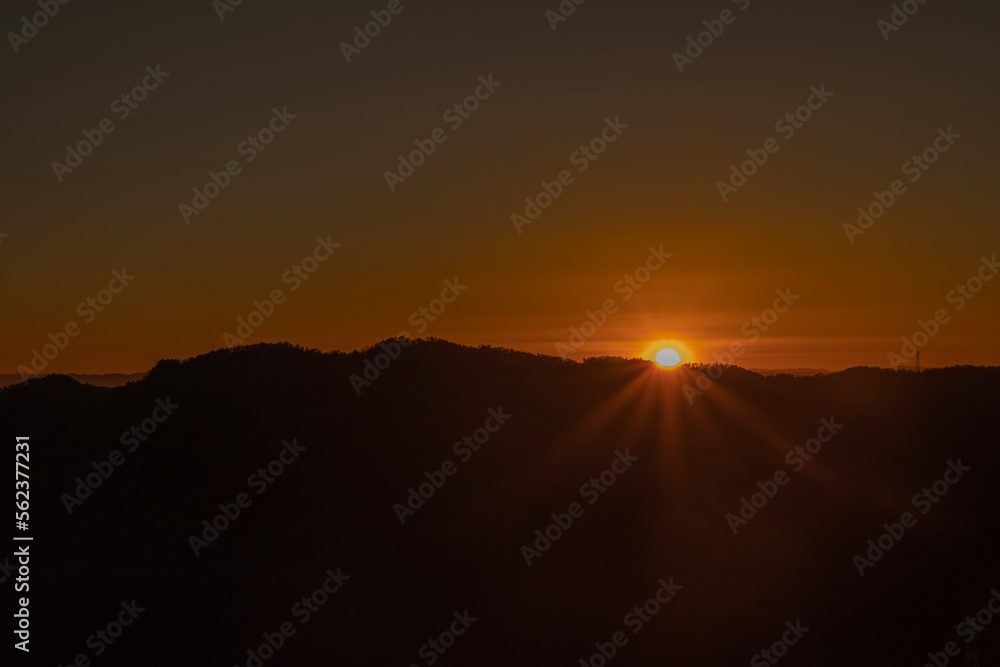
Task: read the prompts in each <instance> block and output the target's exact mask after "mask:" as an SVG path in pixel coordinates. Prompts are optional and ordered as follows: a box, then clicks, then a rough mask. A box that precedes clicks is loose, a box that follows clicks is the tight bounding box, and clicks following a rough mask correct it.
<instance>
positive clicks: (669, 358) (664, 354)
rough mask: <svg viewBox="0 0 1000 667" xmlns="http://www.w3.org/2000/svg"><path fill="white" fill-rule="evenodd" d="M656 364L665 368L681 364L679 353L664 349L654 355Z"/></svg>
mask: <svg viewBox="0 0 1000 667" xmlns="http://www.w3.org/2000/svg"><path fill="white" fill-rule="evenodd" d="M656 363H658V364H659V365H661V366H666V367H667V368H669V367H671V366H676V365H677V364H679V363H681V355H680V353H679V352H678V351H677V350H675V349H673V348H672V347H665V348H663V349H662V350H660V351H659V352H657V353H656Z"/></svg>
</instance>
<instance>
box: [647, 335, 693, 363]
mask: <svg viewBox="0 0 1000 667" xmlns="http://www.w3.org/2000/svg"><path fill="white" fill-rule="evenodd" d="M642 358H643V359H649V360H650V361H655V362H656V365H657V366H659V367H660V368H676V367H677V366H680V365H681V364H689V363H691V362H693V361H694V360H695V354H694V352H693V351H692V350H691V348H690V347H689V346H688V345H687V344H686V343H685V342H684V341H682V340H678V339H677V338H660V339H659V340H654V341H652V342H650V343H648V344H647V346H646V349H645V352H644V353H643V355H642Z"/></svg>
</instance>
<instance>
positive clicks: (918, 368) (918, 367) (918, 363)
mask: <svg viewBox="0 0 1000 667" xmlns="http://www.w3.org/2000/svg"><path fill="white" fill-rule="evenodd" d="M917 372H918V373H919V372H920V350H917Z"/></svg>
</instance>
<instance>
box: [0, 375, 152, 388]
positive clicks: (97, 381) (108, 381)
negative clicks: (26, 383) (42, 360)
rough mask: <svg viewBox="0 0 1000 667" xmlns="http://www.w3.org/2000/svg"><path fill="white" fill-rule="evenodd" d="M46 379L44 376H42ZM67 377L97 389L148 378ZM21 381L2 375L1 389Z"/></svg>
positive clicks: (0, 380)
mask: <svg viewBox="0 0 1000 667" xmlns="http://www.w3.org/2000/svg"><path fill="white" fill-rule="evenodd" d="M41 377H44V376H41ZM67 377H71V378H73V379H74V380H76V381H77V382H80V383H82V384H92V385H94V386H95V387H120V386H121V385H123V384H126V383H128V382H132V381H134V380H141V379H142V378H144V377H146V374H145V373H131V374H128V375H123V374H121V373H105V374H102V375H88V374H78V373H70V374H68V376H67ZM20 381H21V376H20V375H18V374H17V373H10V374H0V387H9V386H10V385H12V384H17V383H18V382H20Z"/></svg>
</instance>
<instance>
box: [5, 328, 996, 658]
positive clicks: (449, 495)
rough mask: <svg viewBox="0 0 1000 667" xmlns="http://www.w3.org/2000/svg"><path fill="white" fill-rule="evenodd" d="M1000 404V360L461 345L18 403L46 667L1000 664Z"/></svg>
mask: <svg viewBox="0 0 1000 667" xmlns="http://www.w3.org/2000/svg"><path fill="white" fill-rule="evenodd" d="M380 355H384V356H380ZM366 362H370V364H369V363H366ZM380 366H381V367H380ZM373 368H374V369H375V370H372V369H373ZM366 371H367V373H368V375H367V376H366V375H365V373H366ZM376 371H377V375H376ZM352 376H353V378H354V379H353V380H352ZM358 378H361V379H363V380H364V382H365V383H367V384H364V383H361V382H360V381H359V380H358ZM369 378H373V379H369ZM998 412H1000V369H998V368H992V367H990V368H988V367H972V366H965V367H953V368H942V369H931V370H926V371H924V372H923V373H919V374H917V373H912V372H908V371H901V372H893V371H889V370H884V369H873V368H852V369H848V370H846V371H842V372H837V373H830V374H827V375H816V376H811V377H796V376H792V375H783V374H779V375H774V376H770V377H764V376H762V375H760V374H758V373H753V372H750V371H746V370H743V369H741V368H738V367H721V366H708V365H690V366H685V367H681V368H678V369H672V370H664V369H660V368H657V367H655V366H654V365H653V364H651V363H650V362H646V361H641V360H623V359H617V358H611V357H605V358H600V359H591V360H588V361H586V362H580V363H578V362H564V361H563V360H561V359H559V358H555V357H547V356H541V355H533V354H528V353H523V352H516V351H513V350H507V349H502V348H492V347H480V348H471V347H465V346H461V345H456V344H452V343H448V342H445V341H440V340H434V339H430V340H417V341H413V342H410V344H409V345H399V344H398V342H397V341H394V340H389V341H384V342H383V343H380V344H379V345H375V346H373V347H371V348H368V349H365V350H359V351H355V352H352V353H342V352H330V353H323V352H319V351H315V350H308V349H303V348H301V347H298V346H294V345H290V344H278V345H273V344H267V345H264V344H261V345H253V346H248V347H240V348H234V349H233V350H232V351H230V350H217V351H214V352H210V353H208V354H204V355H201V356H198V357H194V358H191V359H187V360H184V361H178V360H164V361H161V362H159V363H158V364H157V365H156V366H155V367H154V368H153V369H151V370H150V372H149V373H148V374H146V375H145V377H143V378H142V379H139V380H136V381H132V382H129V383H128V384H126V385H123V386H119V387H115V388H107V387H97V386H92V385H85V384H81V383H79V382H76V381H74V380H72V379H70V378H68V377H65V376H46V377H43V378H41V379H37V380H31V381H28V382H26V383H21V384H16V385H13V386H10V387H7V388H6V389H3V390H0V423H2V424H4V425H5V427H6V429H7V431H8V433H7V434H6V437H5V442H13V441H14V436H29V437H30V442H31V454H32V456H31V502H32V505H31V516H32V528H31V534H32V536H33V538H34V539H33V542H32V543H31V549H32V553H33V559H32V570H31V577H32V579H31V584H32V588H31V608H32V628H33V633H32V658H33V659H35V660H39V661H46V664H60V665H64V664H65V665H68V664H71V663H72V661H73V660H74V658H75V657H76V656H77V655H78V654H81V653H85V654H87V655H88V656H89V657H90V658H91V659H92V660H93V661H94V663H95V664H107V665H138V664H143V665H179V664H191V665H209V664H218V665H248V666H252V665H259V664H265V665H323V664H330V663H331V662H342V663H344V664H365V665H411V664H416V665H429V664H440V665H483V666H492V665H539V666H541V665H579V664H581V660H582V661H583V662H582V664H593V665H597V664H604V662H607V663H608V664H612V663H615V664H622V665H665V664H670V665H713V666H714V665H734V664H746V663H747V662H751V664H772V663H770V662H767V661H766V659H765V658H763V657H760V652H761V651H762V650H768V651H771V650H772V648H773V647H774V646H775V643H776V642H780V641H782V638H783V637H786V638H792V639H794V640H795V642H794V643H793V644H791V643H790V642H789V644H790V645H786V646H785V647H784V648H779V649H777V650H775V651H774V652H773V653H769V655H775V656H777V655H778V653H779V652H781V655H783V656H784V657H782V658H781V660H782V664H787V665H818V666H824V665H844V664H851V665H877V664H879V665H880V664H899V665H902V664H913V665H922V664H924V663H926V662H927V661H928V660H929V658H928V656H927V654H928V652H931V653H936V652H941V651H944V650H945V649H944V647H945V645H946V644H947V643H948V642H956V645H958V646H959V648H961V649H962V650H966V649H970V648H971V649H975V650H976V651H978V654H979V656H980V659H981V660H982V661H983V664H997V662H996V661H997V660H1000V640H998V639H997V637H998V636H1000V634H998V631H1000V625H994V626H989V627H987V628H986V629H985V630H984V631H982V632H976V633H975V634H974V637H973V638H972V640H971V641H970V642H969V643H966V642H965V638H964V637H963V636H961V635H959V634H958V631H957V630H956V626H958V625H959V624H960V623H962V622H963V620H964V619H965V618H966V617H968V616H970V615H975V614H976V613H977V612H978V611H979V610H980V609H982V608H983V607H984V606H985V605H986V603H987V601H988V600H989V599H990V597H991V595H992V593H991V591H992V590H993V589H995V588H996V587H998V586H1000V569H998V567H997V563H998V547H1000V529H998V525H1000V523H998V522H997V520H996V513H997V511H998V509H1000V485H997V483H996V480H997V471H998V465H1000V453H998V450H997V446H996V443H997V438H996V417H997V414H998ZM810 439H815V440H814V443H813V444H807V443H809V442H810ZM821 439H823V440H826V442H822V443H821V442H820V440H821ZM816 444H821V445H822V446H821V448H818V449H817V448H816V447H815V445H816ZM796 447H800V448H801V447H805V448H806V449H805V450H796V449H795V448H796ZM810 447H811V448H812V450H814V453H809V451H810V449H809V448H810ZM10 449H11V451H13V449H12V448H10ZM115 451H117V452H118V455H117V456H115V457H114V461H120V463H119V464H115V463H114V462H113V461H112V462H109V460H110V459H111V457H112V452H115ZM803 451H804V452H805V453H803ZM807 455H808V456H807ZM274 461H280V462H281V464H280V466H279V465H271V464H272V462H274ZM108 466H111V467H110V468H109V467H108ZM269 466H270V471H269ZM279 468H280V472H277V473H276V472H275V471H277V470H279ZM261 470H263V471H264V472H265V473H267V474H266V475H265V474H263V473H261V472H260V471H261ZM607 471H610V473H608V472H607ZM949 471H951V472H949ZM955 471H960V472H955ZM105 473H107V474H105ZM94 475H97V477H94ZM88 477H89V478H90V480H91V481H95V482H96V481H97V480H99V484H97V485H96V488H91V485H90V484H88ZM268 479H270V480H271V481H267V480H268ZM942 479H945V480H946V481H945V482H944V486H942V485H941V484H938V485H937V486H935V483H936V482H937V481H938V480H942ZM593 480H596V481H593ZM777 480H785V481H784V482H783V483H780V482H779V481H777ZM609 482H610V483H609ZM81 484H82V485H83V486H82V487H81ZM427 485H430V486H427ZM411 489H412V491H411ZM601 489H603V490H601ZM924 489H929V490H931V493H932V495H933V497H934V500H933V502H932V501H931V500H929V499H928V498H927V497H926V496H925V497H920V496H919V494H921V493H922V490H924ZM88 490H89V493H87V491H88ZM942 490H944V493H939V492H940V491H942ZM241 494H243V495H245V499H244V500H245V501H246V502H245V506H242V505H241V504H240V502H239V498H241V497H242V496H241ZM755 494H756V495H755ZM915 496H916V497H917V500H916V501H915V500H914V498H915ZM743 499H745V500H746V502H743ZM761 499H764V502H763V504H761V502H760V501H761ZM220 505H221V507H220ZM758 505H759V506H758ZM574 506H578V507H576V509H574ZM925 507H926V508H927V509H926V512H924V511H923V510H924V508H925ZM235 508H238V509H239V514H238V516H235V518H230V517H226V519H227V520H222V519H219V520H217V521H215V523H216V526H221V525H225V527H224V528H221V529H219V528H216V530H215V533H216V535H217V536H216V537H214V538H212V537H211V536H212V534H213V531H212V530H211V529H210V528H209V527H211V525H212V523H213V520H215V519H217V518H218V517H219V516H220V515H223V516H224V515H225V514H226V512H229V514H230V515H235V514H236V511H235ZM906 513H909V514H911V515H912V516H913V519H914V525H912V526H904V525H902V524H901V523H900V522H901V517H902V516H903V515H904V514H906ZM553 515H555V517H553ZM748 517H749V518H748ZM203 522H205V523H203ZM206 523H207V524H208V527H206ZM896 524H899V525H900V526H901V528H900V527H897V526H896ZM536 531H538V532H536ZM887 532H888V533H889V538H887V539H883V540H882V541H881V544H882V545H885V544H887V543H888V544H889V546H888V548H884V549H883V548H880V549H879V550H877V551H872V548H871V547H870V545H869V540H871V541H872V544H873V545H874V546H879V544H880V542H879V539H880V537H881V536H883V534H884V533H887ZM894 532H895V533H896V534H897V535H899V536H898V537H896V536H894V535H893V533H894ZM734 533H735V534H734ZM209 538H211V539H209ZM543 538H544V539H543ZM546 545H547V546H546ZM869 551H872V553H871V554H869V555H867V556H866V553H867V552H869ZM876 554H880V555H879V557H878V558H877V559H875V558H869V556H874V555H876ZM5 555H7V554H0V558H2V557H3V556H5ZM859 556H860V558H861V559H862V560H863V561H870V565H865V564H864V563H863V562H862V563H861V564H859V561H858V558H857V557H859ZM3 562H4V561H0V563H3ZM529 562H530V564H529ZM8 563H9V561H8ZM859 570H860V571H859ZM0 574H4V573H0ZM5 579H6V580H5V581H4V582H3V583H2V584H0V586H2V587H5V588H7V587H12V586H13V575H10V576H6V577H5ZM324 583H326V584H327V590H326V592H325V593H324V594H323V595H322V596H315V597H310V596H313V593H314V591H317V589H322V587H323V585H324ZM7 589H8V591H10V592H11V597H13V590H12V588H7ZM331 591H335V592H331ZM658 594H659V595H660V600H659V601H658V602H656V604H647V603H648V602H651V601H653V600H656V599H657V595H658ZM303 597H306V598H307V600H310V602H311V604H312V605H314V606H315V607H316V609H315V611H313V610H311V609H310V607H309V605H305V606H303V603H302V599H303ZM320 598H323V599H325V601H324V602H323V603H322V604H317V602H316V601H317V600H318V599H320ZM665 599H668V601H664V600H665ZM133 601H134V604H135V605H137V606H138V607H139V608H141V609H142V611H141V613H139V614H138V615H137V617H136V618H135V619H134V620H133V621H132V622H131V624H130V625H128V626H127V627H125V628H124V630H123V632H122V633H121V635H120V637H118V638H115V639H114V641H113V642H111V643H104V642H103V640H101V639H99V638H98V639H96V640H95V639H93V635H94V633H95V631H97V630H98V629H101V628H105V627H106V626H107V625H108V623H109V622H111V621H114V620H115V619H116V618H118V617H119V615H120V614H121V613H124V612H122V609H123V608H124V607H123V603H124V604H125V606H128V604H132V603H133ZM296 605H298V607H296ZM644 606H645V607H644ZM636 607H639V609H638V610H636ZM654 608H655V609H656V612H655V613H650V610H651V609H654ZM296 609H297V611H296ZM306 610H308V617H307V618H306V616H307V614H306ZM8 618H10V617H8ZM304 618H305V619H306V620H303V619H304ZM463 619H464V620H463ZM471 619H474V620H471ZM643 619H648V620H643ZM993 622H994V624H998V623H1000V620H994V621H993ZM285 623H287V624H288V625H286V626H285V627H286V628H287V629H292V630H294V634H291V636H285V635H281V634H280V633H281V631H280V628H281V627H282V624H285ZM794 627H798V628H807V630H805V631H802V630H800V631H799V632H798V634H796V633H794V632H792V631H791V630H789V628H794ZM637 628H638V629H637ZM458 630H461V633H459V632H458ZM275 633H278V634H277V635H276V634H275ZM443 633H444V635H443ZM449 633H452V634H449ZM619 633H620V634H619ZM789 633H791V634H789ZM268 637H270V638H271V639H270V644H268V641H269V640H268ZM615 637H617V638H618V639H617V640H616V639H615ZM279 639H280V641H279ZM432 640H433V642H434V643H433V644H431V643H430V642H432ZM616 641H617V643H616ZM262 645H263V646H265V647H267V646H271V648H270V649H269V650H264V651H261V650H259V649H260V647H261V646H262ZM274 645H277V647H276V648H275V647H274ZM98 647H100V648H101V654H100V656H97V650H98ZM248 650H249V651H251V653H250V654H248ZM602 651H603V652H604V655H608V654H611V653H613V657H607V658H605V657H603V656H601V652H602ZM268 653H271V654H273V655H271V656H270V657H268V658H267V659H263V658H262V657H261V656H262V654H265V655H266V654H268ZM595 654H596V656H597V657H598V658H599V659H596V658H595V659H592V656H595ZM950 659H951V660H952V664H961V663H960V661H962V660H964V658H962V657H961V656H959V657H955V658H950ZM601 660H603V661H604V662H601ZM753 660H757V661H758V662H752V661H753ZM990 660H992V661H993V662H990ZM761 661H763V662H761ZM40 664H41V663H40Z"/></svg>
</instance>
